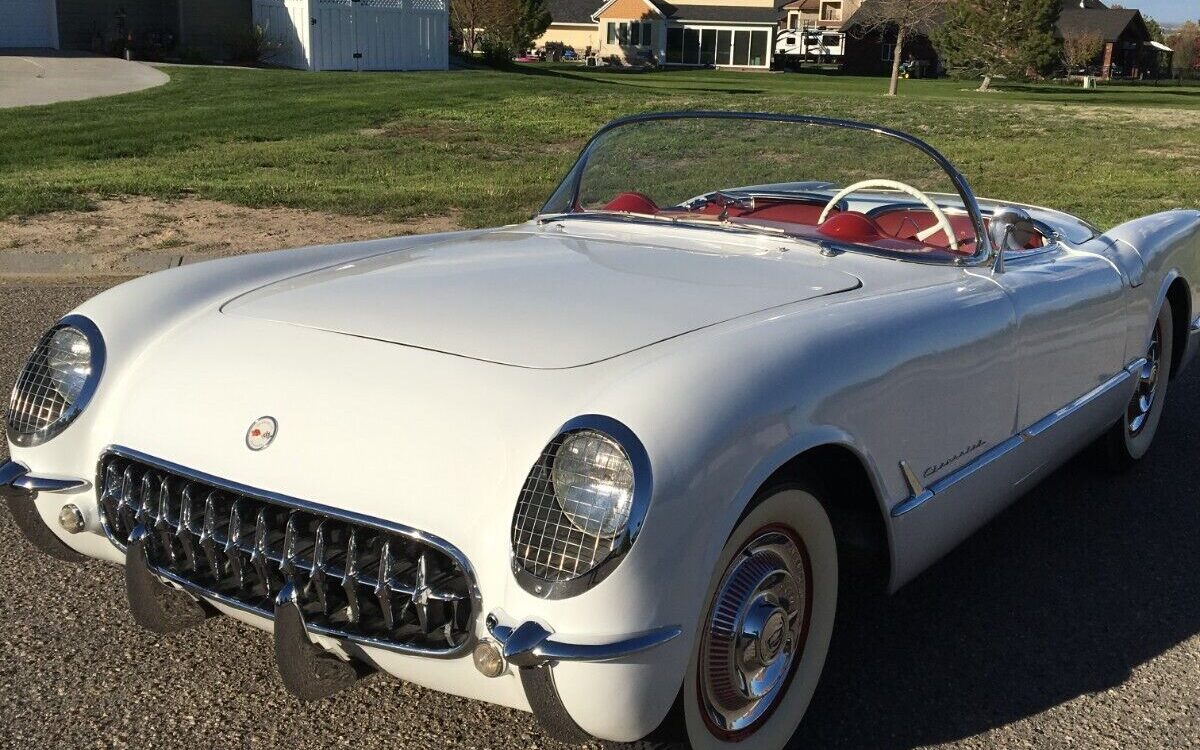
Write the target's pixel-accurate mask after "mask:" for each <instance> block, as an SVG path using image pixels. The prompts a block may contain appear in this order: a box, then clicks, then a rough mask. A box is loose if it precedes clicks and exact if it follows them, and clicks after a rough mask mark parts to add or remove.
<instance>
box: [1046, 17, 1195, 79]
mask: <svg viewBox="0 0 1200 750" xmlns="http://www.w3.org/2000/svg"><path fill="white" fill-rule="evenodd" d="M1057 35H1058V38H1059V39H1066V38H1069V37H1072V36H1080V35H1093V36H1096V37H1098V38H1099V39H1100V40H1102V41H1103V42H1104V49H1103V51H1101V53H1100V54H1099V55H1097V56H1096V59H1095V60H1094V61H1093V64H1092V67H1094V68H1095V69H1096V70H1097V71H1099V72H1100V75H1101V76H1102V77H1104V78H1119V77H1128V78H1141V77H1143V76H1148V77H1154V76H1157V75H1158V74H1159V72H1160V69H1161V68H1164V67H1165V69H1166V70H1170V64H1169V63H1167V64H1166V65H1165V66H1164V64H1163V61H1162V57H1163V55H1162V54H1160V53H1170V51H1171V50H1170V48H1169V47H1167V46H1166V45H1164V44H1161V43H1159V42H1156V41H1154V39H1153V38H1151V36H1150V30H1149V28H1147V26H1146V19H1144V18H1143V17H1142V14H1141V12H1140V11H1137V10H1134V9H1131V8H1109V7H1108V6H1107V5H1105V4H1104V3H1102V2H1099V0H1079V1H1078V2H1068V3H1064V7H1063V10H1062V14H1061V15H1060V16H1059V18H1058V29H1057Z"/></svg>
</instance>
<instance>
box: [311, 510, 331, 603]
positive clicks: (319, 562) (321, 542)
mask: <svg viewBox="0 0 1200 750" xmlns="http://www.w3.org/2000/svg"><path fill="white" fill-rule="evenodd" d="M328 527H329V521H327V520H325V519H323V518H322V519H321V521H320V523H318V524H317V531H316V535H315V538H314V539H313V558H312V559H313V565H312V575H310V576H309V577H308V587H307V589H306V593H308V594H309V595H310V596H314V598H315V599H316V600H317V602H316V604H317V607H318V609H319V611H320V613H321V614H323V615H327V614H329V600H328V599H327V598H326V597H325V544H326V541H325V536H326V529H328Z"/></svg>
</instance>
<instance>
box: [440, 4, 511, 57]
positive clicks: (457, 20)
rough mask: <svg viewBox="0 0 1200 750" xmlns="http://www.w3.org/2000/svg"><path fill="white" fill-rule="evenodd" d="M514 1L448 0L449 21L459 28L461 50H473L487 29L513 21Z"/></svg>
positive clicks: (468, 52)
mask: <svg viewBox="0 0 1200 750" xmlns="http://www.w3.org/2000/svg"><path fill="white" fill-rule="evenodd" d="M515 15H516V3H514V2H513V1H512V0H450V23H451V25H452V27H453V28H455V29H461V31H462V38H463V50H464V51H465V52H466V53H467V54H468V55H469V54H472V53H473V52H475V50H476V49H477V48H478V47H479V43H480V41H481V39H482V38H483V34H484V32H485V31H486V30H488V29H493V30H494V29H496V28H498V27H501V26H506V25H509V24H511V23H513V19H514V17H515Z"/></svg>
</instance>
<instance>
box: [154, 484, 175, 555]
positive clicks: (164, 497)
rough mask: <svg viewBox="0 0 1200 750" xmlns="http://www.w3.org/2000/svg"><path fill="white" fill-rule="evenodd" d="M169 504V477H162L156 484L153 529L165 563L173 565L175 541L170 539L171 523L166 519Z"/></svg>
mask: <svg viewBox="0 0 1200 750" xmlns="http://www.w3.org/2000/svg"><path fill="white" fill-rule="evenodd" d="M170 506H171V478H170V477H163V479H162V482H160V483H159V485H158V508H157V510H156V511H155V515H154V530H155V531H157V532H158V543H159V546H160V547H161V548H162V554H163V556H164V557H165V558H166V560H167V564H168V565H169V566H171V567H174V566H175V564H176V558H175V543H174V542H173V541H172V540H171V524H170V522H169V521H168V520H167V519H168V515H169V512H170Z"/></svg>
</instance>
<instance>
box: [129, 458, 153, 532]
mask: <svg viewBox="0 0 1200 750" xmlns="http://www.w3.org/2000/svg"><path fill="white" fill-rule="evenodd" d="M154 479H155V477H154V474H153V472H149V471H147V472H146V473H145V474H143V475H142V489H141V492H139V493H138V504H137V512H136V513H134V520H135V521H137V523H139V524H141V525H143V526H149V525H150V524H149V522H150V521H151V520H153V518H154V516H153V514H152V513H151V512H150V508H151V503H153V502H154V501H155V500H156V499H157V498H156V497H155V496H154Z"/></svg>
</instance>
